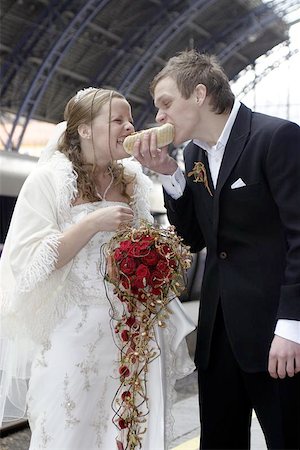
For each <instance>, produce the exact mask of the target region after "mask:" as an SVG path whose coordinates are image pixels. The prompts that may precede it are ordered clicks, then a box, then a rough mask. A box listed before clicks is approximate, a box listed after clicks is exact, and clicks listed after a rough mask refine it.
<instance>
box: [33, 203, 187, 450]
mask: <svg viewBox="0 0 300 450" xmlns="http://www.w3.org/2000/svg"><path fill="white" fill-rule="evenodd" d="M118 204H120V205H122V204H123V203H116V202H110V201H106V200H104V201H101V202H92V203H85V204H80V205H75V206H73V207H72V208H71V220H68V221H65V223H64V224H63V226H62V230H66V229H67V228H68V227H69V226H70V225H71V224H73V223H76V222H78V221H79V220H80V219H82V218H83V217H84V216H85V215H86V214H88V213H91V212H92V211H94V210H95V209H97V208H105V207H107V206H112V205H118ZM112 235H113V233H111V232H99V233H97V234H96V235H95V236H94V237H93V238H92V239H91V240H90V241H89V242H88V244H87V245H86V246H85V247H84V248H82V250H81V251H80V252H79V253H78V254H77V255H76V256H75V258H74V259H73V263H72V266H71V269H70V271H69V272H68V275H67V281H69V282H70V283H72V284H74V285H77V284H78V285H80V286H81V300H80V302H77V304H74V305H71V306H70V307H69V308H68V310H67V311H66V314H65V315H64V317H63V318H62V320H61V321H60V322H59V323H58V324H57V325H56V327H55V328H54V329H53V330H52V332H51V333H50V334H49V337H48V338H47V340H45V341H44V342H43V343H42V345H40V348H39V351H38V352H37V353H36V355H35V358H34V361H33V363H32V368H31V377H30V382H29V389H28V394H27V404H28V418H29V423H30V428H31V431H32V438H31V443H30V450H40V449H47V450H99V449H101V450H113V449H117V444H116V436H117V435H118V433H119V430H118V429H117V427H116V425H115V424H114V423H113V416H114V412H113V409H112V402H113V399H114V396H115V394H116V392H117V389H118V386H119V383H120V381H119V376H118V366H117V360H118V348H117V346H116V345H115V343H114V340H113V333H114V330H113V321H112V319H111V315H112V309H113V308H116V309H118V308H119V307H120V305H119V303H120V301H119V300H118V299H117V297H115V296H114V295H113V292H112V287H110V285H108V284H107V283H106V284H105V282H104V278H103V273H104V269H105V267H104V265H105V260H104V256H103V253H102V246H103V245H104V244H105V243H107V242H108V240H109V239H110V238H111V236H112ZM45 301H46V299H45ZM170 307H171V311H172V314H171V316H170V319H169V323H168V326H167V328H164V329H162V328H159V327H157V329H156V334H157V340H158V343H159V347H160V352H161V353H160V357H159V358H156V359H155V360H154V361H152V362H151V363H150V365H149V372H148V382H147V395H148V397H149V410H150V412H149V414H148V416H147V425H146V427H147V431H146V434H145V435H143V441H142V449H143V450H166V449H167V448H168V441H169V440H170V438H171V431H172V414H171V404H172V400H173V391H174V384H175V380H176V378H180V377H182V376H185V375H187V374H188V373H190V372H191V371H192V370H193V369H194V365H193V363H192V362H191V360H190V358H189V355H188V352H187V347H186V343H185V340H184V335H186V334H187V333H189V332H191V331H192V329H193V328H194V326H193V324H192V322H191V321H190V320H189V319H188V318H187V317H186V315H185V313H184V311H183V309H182V306H181V304H180V302H179V301H178V299H174V300H172V301H171V303H170Z"/></svg>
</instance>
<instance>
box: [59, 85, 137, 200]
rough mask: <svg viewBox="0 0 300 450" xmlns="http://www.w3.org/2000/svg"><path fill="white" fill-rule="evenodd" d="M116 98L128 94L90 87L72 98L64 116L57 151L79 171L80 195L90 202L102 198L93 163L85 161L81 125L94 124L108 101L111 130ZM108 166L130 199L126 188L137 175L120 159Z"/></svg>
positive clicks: (116, 181) (114, 180) (122, 193)
mask: <svg viewBox="0 0 300 450" xmlns="http://www.w3.org/2000/svg"><path fill="white" fill-rule="evenodd" d="M113 98H122V99H125V97H124V96H123V95H122V94H120V93H119V92H117V91H114V90H112V89H97V88H88V89H84V90H82V91H79V93H77V94H76V95H75V96H74V97H72V98H71V100H69V102H68V103H67V105H66V108H65V112H64V118H65V120H66V121H67V128H66V131H65V132H64V133H63V135H62V137H61V139H60V141H59V145H58V150H59V151H60V152H62V153H63V154H64V155H66V157H67V158H68V159H69V160H70V161H71V162H72V164H73V168H74V171H75V172H76V174H77V189H78V195H79V196H80V197H81V198H82V199H84V200H88V201H99V195H98V194H97V188H96V180H95V177H94V168H95V167H94V166H93V165H91V164H86V162H85V161H84V159H83V155H82V151H81V146H80V139H79V134H78V127H79V125H81V124H91V123H92V121H93V120H94V119H95V117H97V116H98V115H99V113H100V111H101V108H102V107H103V105H105V104H106V103H108V102H109V120H108V127H109V132H110V115H111V101H112V99H113ZM125 100H126V99H125ZM108 169H109V170H110V172H111V174H112V176H113V184H114V185H120V186H121V195H123V196H124V197H125V198H127V199H128V200H129V199H130V197H129V195H128V194H127V192H126V187H127V185H128V184H129V183H131V182H132V181H133V179H134V177H132V176H131V177H129V176H127V175H126V174H125V173H124V167H123V165H122V164H120V163H118V162H117V161H114V160H111V162H110V164H109V167H108Z"/></svg>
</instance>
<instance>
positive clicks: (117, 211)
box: [89, 205, 133, 231]
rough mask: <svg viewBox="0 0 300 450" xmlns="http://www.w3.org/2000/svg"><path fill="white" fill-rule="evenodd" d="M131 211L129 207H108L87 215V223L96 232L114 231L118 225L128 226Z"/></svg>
mask: <svg viewBox="0 0 300 450" xmlns="http://www.w3.org/2000/svg"><path fill="white" fill-rule="evenodd" d="M132 220H133V211H132V209H131V208H130V207H129V206H122V205H118V206H108V207H106V208H100V209H98V210H97V211H93V212H92V213H90V214H89V221H90V223H91V224H93V226H95V227H96V229H97V231H116V230H117V229H118V228H119V227H120V225H122V224H124V225H125V224H126V225H130V224H131V223H132Z"/></svg>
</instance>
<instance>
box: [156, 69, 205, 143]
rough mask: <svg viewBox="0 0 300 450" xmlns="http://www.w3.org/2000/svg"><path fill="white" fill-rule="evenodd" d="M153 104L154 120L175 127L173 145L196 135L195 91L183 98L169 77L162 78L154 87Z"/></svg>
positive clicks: (197, 120) (196, 110) (197, 113)
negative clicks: (154, 108)
mask: <svg viewBox="0 0 300 450" xmlns="http://www.w3.org/2000/svg"><path fill="white" fill-rule="evenodd" d="M154 104H155V106H156V108H157V109H158V112H157V115H156V121H157V122H158V123H159V124H161V125H162V124H163V123H171V124H173V125H174V127H175V139H174V145H175V146H176V145H179V144H182V143H183V142H185V141H188V140H190V139H194V138H196V137H197V128H198V127H199V105H198V103H197V95H196V92H193V93H192V95H191V96H190V97H189V98H188V99H185V98H184V97H183V96H182V95H181V93H180V92H179V90H178V87H177V83H176V81H175V80H174V79H173V78H171V77H165V78H162V79H161V80H160V81H159V82H158V83H157V85H156V86H155V89H154Z"/></svg>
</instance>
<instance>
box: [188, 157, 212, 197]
mask: <svg viewBox="0 0 300 450" xmlns="http://www.w3.org/2000/svg"><path fill="white" fill-rule="evenodd" d="M188 177H194V178H195V179H194V183H203V184H204V186H205V187H206V189H207V190H208V192H209V194H210V195H211V196H212V192H211V190H210V188H209V186H208V179H207V174H206V169H205V166H204V164H203V162H201V161H197V162H195V163H194V167H193V170H191V172H189V173H188Z"/></svg>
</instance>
